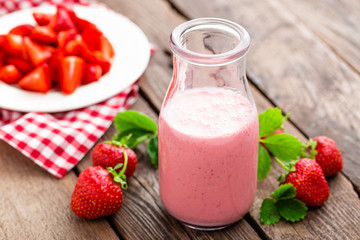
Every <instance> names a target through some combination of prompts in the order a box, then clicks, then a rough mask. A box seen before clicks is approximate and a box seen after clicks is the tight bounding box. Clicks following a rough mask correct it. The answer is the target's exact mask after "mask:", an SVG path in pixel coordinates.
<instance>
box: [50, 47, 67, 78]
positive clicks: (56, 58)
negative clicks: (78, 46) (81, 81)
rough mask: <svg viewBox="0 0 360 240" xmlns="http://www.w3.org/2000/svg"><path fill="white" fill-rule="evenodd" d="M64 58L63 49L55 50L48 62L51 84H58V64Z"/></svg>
mask: <svg viewBox="0 0 360 240" xmlns="http://www.w3.org/2000/svg"><path fill="white" fill-rule="evenodd" d="M64 57H65V53H64V50H63V49H61V48H60V49H57V50H56V51H55V52H54V54H53V55H52V57H51V58H50V59H49V60H48V64H49V67H50V73H51V79H52V81H53V82H58V81H59V79H60V64H61V60H62V59H63V58H64Z"/></svg>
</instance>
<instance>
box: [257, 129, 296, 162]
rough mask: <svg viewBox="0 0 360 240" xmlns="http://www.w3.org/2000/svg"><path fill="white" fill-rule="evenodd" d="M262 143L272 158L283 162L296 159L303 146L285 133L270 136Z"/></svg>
mask: <svg viewBox="0 0 360 240" xmlns="http://www.w3.org/2000/svg"><path fill="white" fill-rule="evenodd" d="M262 142H263V143H264V144H265V146H266V147H267V148H268V149H269V150H270V152H271V153H272V154H273V155H274V156H276V157H278V158H280V159H282V160H284V161H290V160H294V159H297V157H298V156H300V154H301V152H302V149H303V144H302V143H301V142H300V141H299V140H298V139H297V138H296V137H294V136H291V135H289V134H285V133H280V134H276V135H272V136H270V137H267V138H265V139H263V140H262Z"/></svg>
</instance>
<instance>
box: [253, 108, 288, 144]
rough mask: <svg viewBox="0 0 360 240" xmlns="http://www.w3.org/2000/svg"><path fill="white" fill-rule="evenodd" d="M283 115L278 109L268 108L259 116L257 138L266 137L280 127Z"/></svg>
mask: <svg viewBox="0 0 360 240" xmlns="http://www.w3.org/2000/svg"><path fill="white" fill-rule="evenodd" d="M283 120H284V118H283V115H282V113H281V110H280V109H279V108H277V107H276V108H268V109H267V110H266V111H265V112H263V113H261V114H259V136H260V137H266V136H269V135H270V134H272V133H274V132H275V131H276V130H277V129H279V128H280V127H281V126H282V123H283Z"/></svg>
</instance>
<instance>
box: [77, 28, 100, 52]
mask: <svg viewBox="0 0 360 240" xmlns="http://www.w3.org/2000/svg"><path fill="white" fill-rule="evenodd" d="M81 36H82V39H83V40H84V42H85V43H86V45H87V46H88V47H89V48H90V50H91V51H98V50H100V49H101V37H102V36H103V33H102V32H101V31H100V30H99V29H97V27H95V26H91V25H89V26H88V27H86V28H85V29H84V31H83V32H82V33H81Z"/></svg>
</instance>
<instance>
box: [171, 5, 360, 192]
mask: <svg viewBox="0 0 360 240" xmlns="http://www.w3.org/2000/svg"><path fill="white" fill-rule="evenodd" d="M171 2H173V4H174V5H176V6H177V7H178V8H179V9H180V11H182V12H184V13H185V14H186V15H188V16H190V17H191V18H197V17H204V16H213V17H223V18H227V19H229V20H233V21H235V22H238V23H240V24H241V25H243V26H244V27H245V28H246V29H247V30H249V32H250V35H251V37H252V47H251V49H250V52H249V54H248V61H247V62H248V68H247V69H248V71H247V72H248V74H249V76H250V77H251V79H252V82H253V83H254V84H256V85H257V86H258V87H259V88H260V89H261V90H262V91H263V92H264V93H266V95H267V96H268V97H269V98H270V99H271V100H272V101H273V102H274V103H275V104H276V105H278V106H280V107H281V108H282V109H284V110H285V111H286V112H289V113H291V119H292V121H293V122H294V123H295V124H296V125H297V126H299V127H300V128H301V129H302V131H303V132H304V133H306V135H307V136H309V137H315V136H319V135H326V136H329V137H331V138H333V139H334V140H335V141H336V142H337V144H338V146H339V148H340V150H341V151H342V152H343V155H344V169H343V172H344V174H345V175H346V176H347V177H348V178H349V180H350V181H351V182H352V183H353V184H354V185H355V187H356V189H357V190H358V191H359V193H360V175H359V172H360V164H359V161H358V156H359V155H360V148H359V147H358V146H359V143H360V128H359V126H360V125H359V122H360V104H359V103H360V94H358V93H359V91H360V75H358V74H357V73H356V72H355V71H354V70H353V69H352V68H350V67H349V66H348V64H347V63H345V62H343V61H342V59H340V58H339V57H338V56H337V55H336V54H335V53H334V52H333V51H332V49H330V48H329V47H328V46H327V45H326V44H324V43H323V42H322V41H321V40H320V39H319V38H318V37H317V36H316V35H315V34H314V33H313V32H312V31H310V30H309V29H308V28H306V27H305V26H304V25H302V24H299V23H298V20H297V18H296V17H295V16H294V15H292V14H289V13H288V12H287V11H283V9H282V8H280V9H279V5H278V4H275V3H273V1H251V0H241V1H232V0H214V1H212V4H207V3H208V2H207V1H206V0H199V1H197V4H193V1H191V0H184V1H183V0H171ZM244 6H246V10H243V9H244Z"/></svg>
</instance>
